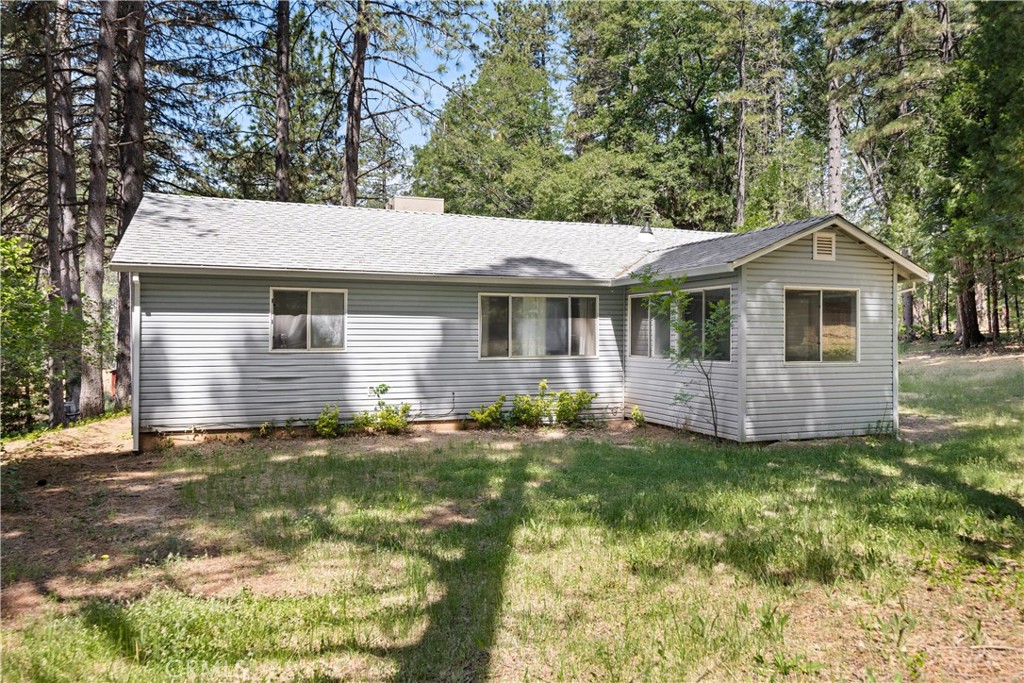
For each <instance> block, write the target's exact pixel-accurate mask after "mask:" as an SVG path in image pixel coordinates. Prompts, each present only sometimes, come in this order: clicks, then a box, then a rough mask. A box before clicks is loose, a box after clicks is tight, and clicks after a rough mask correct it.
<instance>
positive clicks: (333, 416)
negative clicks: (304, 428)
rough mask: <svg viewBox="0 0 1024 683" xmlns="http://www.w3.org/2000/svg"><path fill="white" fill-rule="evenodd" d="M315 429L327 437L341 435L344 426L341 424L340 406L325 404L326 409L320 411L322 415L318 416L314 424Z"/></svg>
mask: <svg viewBox="0 0 1024 683" xmlns="http://www.w3.org/2000/svg"><path fill="white" fill-rule="evenodd" d="M313 431H314V432H316V433H317V435H319V436H322V437H323V438H325V439H333V438H334V437H337V436H341V434H342V432H343V431H344V427H343V426H342V424H341V415H340V414H339V411H338V406H336V405H335V406H332V405H331V404H329V403H328V404H327V405H325V406H324V409H323V410H321V411H320V416H319V417H318V418H316V422H315V423H314V424H313Z"/></svg>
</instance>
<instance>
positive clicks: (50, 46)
mask: <svg viewBox="0 0 1024 683" xmlns="http://www.w3.org/2000/svg"><path fill="white" fill-rule="evenodd" d="M45 35H46V58H45V59H46V83H45V92H46V185H47V191H46V207H47V212H46V225H47V232H46V251H47V255H48V257H49V266H50V272H49V279H50V294H49V296H50V303H51V311H53V310H54V309H55V308H56V302H59V301H60V291H61V257H60V252H61V244H62V242H61V237H62V232H61V206H60V194H61V188H60V175H59V173H58V170H57V168H58V166H59V165H60V152H59V150H58V149H57V137H58V135H59V129H58V126H57V81H56V69H55V68H54V61H55V57H54V43H55V40H54V37H53V29H52V28H51V26H50V21H49V13H47V15H46V27H45ZM51 323H52V321H51ZM55 341H56V340H53V339H51V340H50V348H49V349H48V355H49V368H48V374H49V377H48V391H47V394H48V400H49V423H50V426H51V427H56V426H58V425H61V424H64V420H65V415H64V357H63V356H64V354H63V349H61V348H60V347H59V344H57V343H54V342H55Z"/></svg>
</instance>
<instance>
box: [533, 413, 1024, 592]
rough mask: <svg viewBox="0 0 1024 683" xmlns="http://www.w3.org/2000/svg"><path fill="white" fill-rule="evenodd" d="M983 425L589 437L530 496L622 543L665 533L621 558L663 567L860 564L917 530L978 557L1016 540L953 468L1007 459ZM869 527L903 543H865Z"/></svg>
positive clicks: (803, 575) (867, 567)
mask: <svg viewBox="0 0 1024 683" xmlns="http://www.w3.org/2000/svg"><path fill="white" fill-rule="evenodd" d="M989 436H992V437H994V436H997V435H996V434H986V433H985V432H984V430H982V431H980V432H977V433H971V434H966V435H964V436H963V437H962V439H961V440H959V441H952V442H949V443H947V444H943V445H942V446H940V447H938V448H935V449H923V448H922V449H915V448H913V447H910V448H907V447H905V446H904V445H903V444H900V443H899V442H892V443H888V444H886V443H882V444H875V445H870V444H868V443H864V442H860V443H855V444H838V443H837V444H827V445H824V446H796V447H788V448H785V449H784V450H782V449H775V448H764V447H753V448H751V447H743V446H737V445H724V446H720V445H716V444H713V443H710V442H709V443H707V444H700V443H697V444H686V445H676V444H667V445H660V446H657V445H656V446H654V447H652V448H650V449H648V450H647V451H646V452H643V451H641V452H640V453H637V452H635V451H634V452H633V453H631V454H630V457H623V456H624V453H623V451H622V450H621V449H618V448H615V447H612V446H606V445H594V446H593V447H591V448H588V449H586V450H583V451H580V452H578V453H576V454H575V455H569V456H568V457H566V458H564V460H565V465H564V466H563V467H562V468H561V469H560V471H558V472H557V473H556V475H555V476H552V477H551V479H550V481H548V483H547V484H545V486H544V487H542V489H541V490H540V492H539V496H538V499H537V501H536V506H537V507H538V508H539V507H542V506H544V505H558V506H559V507H560V509H562V510H569V511H571V513H572V514H574V515H575V516H576V517H577V518H578V519H580V520H582V521H583V522H584V523H590V524H596V525H598V526H600V527H603V528H604V529H606V530H608V531H609V532H610V533H612V534H613V536H615V535H618V536H619V537H620V539H621V540H623V541H624V542H625V543H628V542H629V540H630V538H631V537H636V536H637V535H655V534H659V533H664V532H667V533H669V534H671V535H672V536H671V538H672V541H671V542H670V543H665V544H662V545H661V546H659V547H661V548H663V550H661V551H660V552H661V554H660V555H659V554H658V553H653V554H651V553H648V555H647V556H644V555H643V553H638V555H640V557H639V559H636V560H631V561H630V562H629V566H630V568H631V570H633V571H636V572H638V573H642V574H646V575H648V576H650V575H655V576H660V577H662V578H665V579H670V578H672V577H674V576H678V575H679V573H680V571H681V570H682V568H683V567H685V566H687V565H691V566H697V567H701V568H704V569H711V568H714V567H715V566H717V565H720V564H724V565H726V566H731V567H733V568H734V569H736V570H738V571H740V572H742V573H743V574H745V575H747V576H749V577H750V578H751V579H753V580H755V581H758V582H762V583H768V584H789V583H791V582H793V581H795V580H801V579H802V580H810V581H814V582H819V583H822V584H830V583H832V582H834V581H835V580H837V579H839V578H855V579H856V578H863V577H865V576H868V575H870V574H871V573H873V572H874V571H875V570H876V569H878V568H879V567H882V566H884V565H887V564H891V563H895V562H899V561H902V560H903V559H905V557H901V553H904V552H905V551H906V550H907V549H908V548H912V547H913V546H914V544H915V543H917V544H920V543H927V542H928V541H929V538H928V537H927V536H922V535H921V532H928V533H930V534H935V535H936V536H937V537H938V538H939V539H941V541H942V542H948V543H949V544H951V545H952V546H953V547H955V548H956V549H957V551H958V552H959V554H960V555H961V557H962V558H964V559H966V560H970V561H974V562H981V563H992V562H996V561H998V559H997V558H998V556H1000V555H1001V556H1009V555H1013V554H1014V553H1018V554H1019V553H1020V552H1021V550H1022V548H1024V506H1022V505H1021V502H1020V501H1019V500H1017V499H1015V498H1013V497H1011V496H1009V495H1006V494H1003V493H998V492H995V491H991V490H987V489H985V488H982V487H979V486H975V485H972V484H971V483H969V482H968V481H966V480H965V479H964V477H963V476H962V475H963V473H962V472H960V471H958V468H959V467H960V466H961V465H963V464H965V462H975V463H986V465H985V466H986V467H989V468H992V470H993V471H996V470H1003V471H1011V470H1012V469H1013V465H1012V463H1010V462H1009V461H1008V459H1007V457H1008V455H1007V453H1005V452H1003V451H1002V450H1001V449H1000V447H998V446H997V445H995V444H997V443H998V440H997V439H994V438H987V437H989ZM964 520H972V521H974V522H976V523H977V524H980V525H981V527H982V532H983V536H984V537H983V538H980V539H979V538H976V537H974V536H971V535H967V534H964V533H963V531H962V529H963V524H964ZM978 520H981V521H980V522H979V521H978ZM984 520H988V521H989V522H991V523H987V522H985V521H984ZM879 534H881V535H882V536H883V537H887V538H899V537H902V538H904V539H906V541H907V544H906V545H905V547H903V548H893V547H892V546H891V545H889V544H887V543H882V544H876V543H875V540H876V539H877V538H878V535H879ZM985 534H987V536H985Z"/></svg>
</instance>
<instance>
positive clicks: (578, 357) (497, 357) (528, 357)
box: [477, 355, 600, 361]
mask: <svg viewBox="0 0 1024 683" xmlns="http://www.w3.org/2000/svg"><path fill="white" fill-rule="evenodd" d="M598 358H600V356H596V355H595V356H477V360H498V361H506V360H574V361H575V360H597V359H598Z"/></svg>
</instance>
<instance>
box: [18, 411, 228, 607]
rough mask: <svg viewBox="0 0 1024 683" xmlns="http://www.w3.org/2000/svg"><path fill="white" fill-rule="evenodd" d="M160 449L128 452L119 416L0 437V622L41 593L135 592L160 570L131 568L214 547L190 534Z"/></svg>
mask: <svg viewBox="0 0 1024 683" xmlns="http://www.w3.org/2000/svg"><path fill="white" fill-rule="evenodd" d="M160 457H161V456H160V455H158V454H153V453H144V454H139V455H135V454H132V452H131V438H130V425H129V419H128V418H117V419H112V420H106V421H103V422H96V423H93V424H89V425H85V426H82V427H72V428H68V429H64V430H60V431H58V432H53V433H49V434H45V435H43V436H41V437H39V438H38V439H35V440H32V441H21V442H12V443H9V444H7V446H6V448H5V449H4V453H3V464H4V466H5V476H6V477H8V480H7V482H6V483H5V492H6V493H8V495H5V497H4V499H3V501H2V503H3V508H4V510H3V528H2V534H0V539H2V543H3V580H2V587H0V618H2V619H3V622H4V623H5V624H10V623H11V621H12V620H15V619H18V618H19V617H21V616H22V615H24V614H27V613H31V612H33V611H35V610H36V609H38V607H39V606H40V605H41V604H43V602H44V601H46V600H52V601H55V602H58V603H60V602H63V601H66V600H71V599H76V598H86V597H93V596H95V597H109V598H127V597H133V596H137V595H143V594H145V593H147V592H149V591H150V590H151V589H152V588H153V586H154V585H156V584H157V583H159V577H158V576H157V575H156V573H155V572H149V573H147V572H139V571H137V570H139V569H140V568H145V567H147V566H151V565H153V564H155V563H156V562H157V561H158V560H161V559H163V558H166V557H167V555H168V554H171V553H173V554H175V555H185V556H202V555H208V554H217V548H215V547H212V546H210V545H208V544H206V543H204V542H203V541H202V540H201V539H195V538H191V537H190V536H189V524H188V523H187V511H186V510H185V509H184V506H183V505H182V503H181V501H180V496H179V492H178V490H179V489H180V488H181V486H182V484H183V483H184V481H185V480H184V478H183V477H182V476H181V475H180V474H174V473H170V472H165V471H163V470H161V468H160V467H159V460H160ZM12 480H13V481H12Z"/></svg>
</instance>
